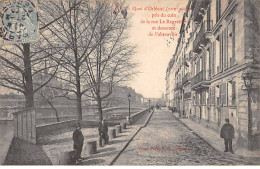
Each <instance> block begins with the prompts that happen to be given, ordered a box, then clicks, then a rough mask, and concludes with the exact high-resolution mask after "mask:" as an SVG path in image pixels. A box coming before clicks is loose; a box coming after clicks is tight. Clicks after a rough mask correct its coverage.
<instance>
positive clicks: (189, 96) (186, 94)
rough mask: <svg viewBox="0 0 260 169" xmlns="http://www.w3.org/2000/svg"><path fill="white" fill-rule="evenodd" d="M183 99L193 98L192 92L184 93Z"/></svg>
mask: <svg viewBox="0 0 260 169" xmlns="http://www.w3.org/2000/svg"><path fill="white" fill-rule="evenodd" d="M183 98H184V99H190V98H191V92H187V93H184V96H183Z"/></svg>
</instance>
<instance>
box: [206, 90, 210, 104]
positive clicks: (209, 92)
mask: <svg viewBox="0 0 260 169" xmlns="http://www.w3.org/2000/svg"><path fill="white" fill-rule="evenodd" d="M207 105H211V88H209V94H208V102H207Z"/></svg>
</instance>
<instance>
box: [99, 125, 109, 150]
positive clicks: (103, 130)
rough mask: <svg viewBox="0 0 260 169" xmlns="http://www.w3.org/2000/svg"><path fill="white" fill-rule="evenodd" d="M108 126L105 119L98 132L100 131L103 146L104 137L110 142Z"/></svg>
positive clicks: (100, 143)
mask: <svg viewBox="0 0 260 169" xmlns="http://www.w3.org/2000/svg"><path fill="white" fill-rule="evenodd" d="M107 132H108V127H107V124H106V123H105V121H104V120H102V122H101V123H100V124H99V126H98V133H99V146H100V147H102V146H103V145H102V139H104V140H105V144H107V142H108V134H107Z"/></svg>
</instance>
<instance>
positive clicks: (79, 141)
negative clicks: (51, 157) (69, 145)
mask: <svg viewBox="0 0 260 169" xmlns="http://www.w3.org/2000/svg"><path fill="white" fill-rule="evenodd" d="M73 141H74V144H73V148H74V150H75V159H74V160H75V161H76V162H78V161H79V160H80V159H82V157H81V151H82V147H83V143H84V136H83V134H82V132H81V127H80V124H77V126H76V130H75V131H74V132H73Z"/></svg>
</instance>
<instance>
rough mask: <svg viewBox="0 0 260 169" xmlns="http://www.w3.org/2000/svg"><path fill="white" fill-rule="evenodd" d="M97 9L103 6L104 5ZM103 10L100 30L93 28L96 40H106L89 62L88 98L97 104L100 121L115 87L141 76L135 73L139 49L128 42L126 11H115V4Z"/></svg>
mask: <svg viewBox="0 0 260 169" xmlns="http://www.w3.org/2000/svg"><path fill="white" fill-rule="evenodd" d="M97 5H98V6H99V5H100V6H101V5H103V3H98V4H97ZM117 5H119V4H117ZM120 6H123V4H120ZM103 8H104V10H102V12H101V13H100V18H99V22H98V24H97V26H96V27H95V28H94V27H93V26H92V25H91V26H92V27H91V29H92V30H94V38H95V39H97V40H98V39H101V37H104V38H102V40H101V41H100V43H99V44H98V45H97V47H96V49H95V51H94V52H93V53H91V55H88V56H87V57H86V60H85V63H86V66H87V67H86V72H87V75H88V76H87V77H86V80H87V82H88V85H89V86H90V87H91V93H92V94H91V95H88V96H89V97H92V98H93V99H94V100H95V101H96V102H97V107H98V112H99V120H100V121H102V120H103V112H102V108H103V105H104V104H102V102H103V101H107V98H108V97H109V96H110V95H111V94H112V91H113V87H114V86H115V85H120V84H123V83H125V82H127V81H128V80H130V79H131V78H132V77H133V75H135V74H136V73H137V72H136V71H135V69H134V68H135V67H136V63H134V62H133V60H132V56H133V54H134V49H135V47H134V46H133V45H131V44H129V42H128V41H127V39H128V36H127V35H128V34H127V32H126V30H127V28H128V25H127V24H128V19H127V17H126V16H127V11H126V9H121V7H120V10H117V11H115V10H114V5H113V4H105V5H104V7H103ZM117 8H118V7H117ZM111 11H113V12H111ZM118 14H120V15H118ZM121 14H122V15H121ZM115 16H116V17H117V19H116V21H114V18H115ZM104 34H105V35H104Z"/></svg>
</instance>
